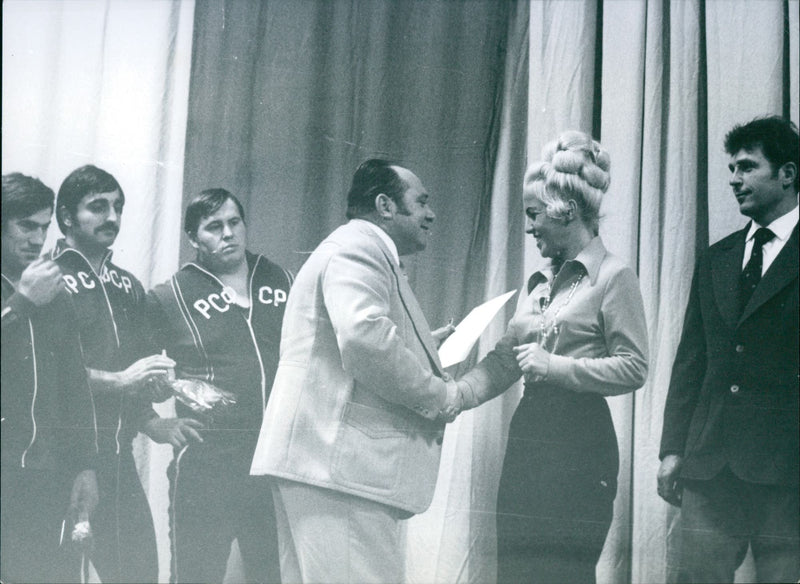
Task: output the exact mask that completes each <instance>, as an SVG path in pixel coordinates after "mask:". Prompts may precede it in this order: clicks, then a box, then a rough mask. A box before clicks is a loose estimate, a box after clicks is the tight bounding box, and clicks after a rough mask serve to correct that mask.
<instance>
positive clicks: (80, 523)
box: [67, 469, 99, 552]
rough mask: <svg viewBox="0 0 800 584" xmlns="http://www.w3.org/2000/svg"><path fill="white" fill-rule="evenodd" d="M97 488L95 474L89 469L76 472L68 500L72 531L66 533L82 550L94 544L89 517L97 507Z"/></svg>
mask: <svg viewBox="0 0 800 584" xmlns="http://www.w3.org/2000/svg"><path fill="white" fill-rule="evenodd" d="M98 493H99V490H98V488H97V475H96V474H95V472H94V471H93V470H91V469H87V470H83V471H81V472H79V473H78V476H76V477H75V480H74V481H73V482H72V493H71V495H70V502H69V517H70V518H71V523H72V533H70V534H67V537H69V538H70V540H71V541H72V543H73V545H76V546H78V549H80V550H82V551H83V552H89V551H91V549H92V547H93V545H94V539H93V538H92V530H91V527H90V521H89V520H90V518H91V515H92V513H94V510H95V509H96V508H97V502H98V500H99V495H98Z"/></svg>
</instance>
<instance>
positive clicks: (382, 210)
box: [375, 193, 394, 219]
mask: <svg viewBox="0 0 800 584" xmlns="http://www.w3.org/2000/svg"><path fill="white" fill-rule="evenodd" d="M375 211H377V213H378V216H379V217H380V218H381V219H391V218H392V217H393V216H394V201H392V199H391V198H390V197H389V196H388V195H385V194H384V193H380V194H379V195H378V196H377V197H375Z"/></svg>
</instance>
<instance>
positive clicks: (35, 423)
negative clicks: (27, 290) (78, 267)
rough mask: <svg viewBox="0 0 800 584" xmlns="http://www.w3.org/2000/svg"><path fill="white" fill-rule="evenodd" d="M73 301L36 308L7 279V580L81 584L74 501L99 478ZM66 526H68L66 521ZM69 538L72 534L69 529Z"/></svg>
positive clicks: (4, 350) (4, 362) (4, 540)
mask: <svg viewBox="0 0 800 584" xmlns="http://www.w3.org/2000/svg"><path fill="white" fill-rule="evenodd" d="M71 315H72V307H71V306H70V305H69V298H68V297H67V295H66V293H62V294H60V295H59V296H57V297H56V298H55V299H54V300H53V301H51V302H50V303H49V304H46V305H44V306H40V307H37V306H36V305H35V304H34V303H32V302H31V301H30V300H28V299H27V298H26V297H25V296H23V295H22V294H20V293H18V292H17V290H16V287H15V285H14V284H13V283H12V281H11V279H9V278H8V277H6V275H5V274H3V276H2V358H1V359H0V363H2V367H0V369H2V392H0V395H2V436H3V438H2V497H0V501H2V522H0V524H1V525H2V544H0V545H1V546H2V550H0V551H1V554H0V557H1V558H2V576H3V581H4V582H5V581H8V582H75V581H78V580H79V578H80V575H81V572H80V563H79V561H75V560H76V558H79V557H80V556H79V555H78V554H72V553H71V552H70V531H71V527H70V526H71V523H73V522H74V521H75V519H76V518H75V517H71V518H70V517H68V507H69V504H70V492H71V490H72V485H73V481H74V479H75V477H76V475H77V474H78V473H80V472H82V471H85V470H91V469H93V468H94V455H95V453H96V434H95V426H94V415H93V407H92V399H91V394H90V392H89V386H88V385H87V382H86V371H85V370H84V369H83V367H82V365H81V356H80V347H79V345H78V340H77V336H78V334H77V329H76V327H75V323H74V319H72V318H70V316H71ZM65 520H66V521H65ZM65 528H66V532H64V529H65Z"/></svg>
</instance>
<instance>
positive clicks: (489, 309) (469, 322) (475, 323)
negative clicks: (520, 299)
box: [439, 290, 517, 367]
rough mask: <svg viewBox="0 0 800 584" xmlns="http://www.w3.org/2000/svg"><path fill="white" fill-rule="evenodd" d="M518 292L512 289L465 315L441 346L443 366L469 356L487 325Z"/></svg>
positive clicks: (440, 353) (440, 357)
mask: <svg viewBox="0 0 800 584" xmlns="http://www.w3.org/2000/svg"><path fill="white" fill-rule="evenodd" d="M516 292H517V291H516V290H511V291H510V292H506V293H505V294H502V295H500V296H498V297H496V298H492V299H491V300H489V301H488V302H484V303H483V304H480V305H478V306H476V307H475V308H473V309H472V310H471V311H470V313H469V314H468V315H467V316H466V317H464V320H462V321H461V322H460V323H458V325H457V326H456V330H455V332H454V333H453V334H452V335H450V336H449V337H447V339H446V340H445V342H444V343H442V346H441V347H439V359H440V360H441V361H442V367H450V366H451V365H455V364H456V363H461V361H463V360H464V359H466V358H467V355H469V352H470V351H471V350H472V346H473V345H474V344H475V341H477V340H478V338H479V337H480V336H481V333H482V332H483V331H484V330H486V327H487V326H489V323H490V322H492V319H493V318H494V317H495V315H496V314H497V312H498V311H499V310H500V309H501V308H502V307H503V305H504V304H505V303H506V302H508V299H509V298H511V297H512V296H513V295H514V294H516Z"/></svg>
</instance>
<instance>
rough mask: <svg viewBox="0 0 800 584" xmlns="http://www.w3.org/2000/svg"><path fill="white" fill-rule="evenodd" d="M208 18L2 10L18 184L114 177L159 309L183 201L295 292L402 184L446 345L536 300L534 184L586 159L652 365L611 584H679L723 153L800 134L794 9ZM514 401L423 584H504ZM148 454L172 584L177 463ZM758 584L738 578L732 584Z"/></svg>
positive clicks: (6, 144) (453, 446) (790, 4)
mask: <svg viewBox="0 0 800 584" xmlns="http://www.w3.org/2000/svg"><path fill="white" fill-rule="evenodd" d="M197 5H198V7H200V6H202V9H201V10H200V11H198V12H197V13H196V14H194V17H195V18H194V22H192V19H193V13H194V12H195V2H194V1H192V0H182V1H179V0H174V1H171V0H148V1H147V2H125V1H114V0H108V1H99V0H86V1H80V0H54V1H52V2H49V1H44V0H37V1H35V2H29V1H22V0H11V1H8V0H7V1H6V2H4V4H3V16H4V22H3V124H2V137H3V143H2V146H3V152H2V162H3V172H4V173H6V172H11V171H22V172H26V173H29V174H33V175H36V176H39V177H40V178H42V179H43V180H44V181H45V182H46V183H47V184H49V185H51V186H52V187H53V188H54V189H57V188H58V186H59V184H60V182H61V181H62V180H63V178H64V177H65V176H66V174H67V173H68V172H69V171H71V170H72V169H74V168H76V167H77V166H80V165H81V164H85V163H88V162H93V163H95V164H97V165H99V166H101V167H103V168H106V169H107V170H109V171H110V172H112V173H113V174H114V175H115V176H116V177H117V178H118V179H119V180H120V183H121V184H122V186H123V188H124V189H125V192H126V195H127V202H126V208H125V214H124V216H123V228H122V232H121V233H120V237H119V239H118V243H117V245H116V246H115V252H116V256H115V258H116V260H117V261H118V262H119V263H120V264H121V265H123V266H125V267H127V268H129V269H131V270H132V271H133V272H134V273H136V274H137V275H138V276H139V277H140V278H141V279H142V280H143V282H144V283H145V284H146V285H149V284H151V283H156V282H158V281H161V280H163V279H164V278H166V277H167V276H168V275H169V273H171V272H172V271H173V270H174V269H175V268H176V267H177V263H178V249H179V246H180V238H181V235H180V213H181V205H182V201H181V198H182V196H183V198H184V199H185V198H186V197H188V196H191V195H193V194H194V193H195V192H196V191H197V190H198V189H201V188H206V187H211V186H225V187H227V188H230V189H231V190H233V191H234V192H236V193H237V194H238V195H240V196H241V198H242V199H243V200H244V201H245V202H246V210H247V212H248V215H249V219H250V221H249V226H250V236H251V242H250V243H251V245H252V246H253V247H254V248H256V249H258V250H259V251H264V252H266V253H267V254H268V255H270V256H271V257H273V258H274V259H276V260H278V261H280V262H283V263H285V264H286V265H287V267H290V268H297V267H298V266H299V265H300V264H301V263H302V259H303V257H304V254H305V253H306V252H308V251H309V250H310V249H311V248H313V246H314V245H315V243H316V242H317V241H319V240H320V239H321V238H322V237H323V236H324V235H325V234H326V233H327V232H328V231H329V230H330V229H332V228H333V227H335V225H337V224H338V223H339V222H341V221H342V216H343V209H344V201H343V196H344V191H345V190H346V187H347V182H348V180H349V177H350V174H351V173H352V170H353V168H354V167H355V165H356V164H357V163H358V162H360V161H361V160H363V159H364V158H366V157H368V156H372V155H385V156H392V157H397V158H400V159H401V160H403V161H404V162H406V163H407V164H408V165H409V166H410V167H411V168H412V169H414V170H416V171H417V172H418V174H419V175H420V176H421V178H422V179H423V182H425V183H426V185H427V186H428V187H429V188H430V189H431V191H432V192H433V193H434V200H433V204H434V208H435V209H436V211H437V212H438V213H439V221H438V224H437V230H436V234H435V237H434V239H433V241H432V242H431V245H430V249H429V250H427V251H426V252H425V253H424V254H422V255H420V256H419V258H418V259H417V260H416V262H415V264H414V265H413V266H412V270H411V275H412V279H413V284H414V288H415V290H416V291H417V294H418V296H419V298H420V302H421V303H422V305H423V308H424V309H425V311H426V313H427V314H428V316H429V317H430V320H431V321H432V322H433V324H438V323H439V322H443V321H444V320H446V319H447V318H449V317H450V316H454V317H456V318H459V317H461V316H463V315H464V314H466V311H467V310H468V309H469V308H470V307H471V306H472V305H473V304H475V303H477V302H479V301H480V300H482V299H485V298H490V297H493V296H495V295H497V294H499V293H501V292H505V291H507V290H510V289H515V288H516V289H521V288H523V287H524V284H525V278H526V276H527V275H528V274H530V273H531V271H532V270H533V269H534V268H535V267H536V265H537V264H538V262H539V261H540V258H539V256H538V253H537V251H536V249H535V247H534V246H533V245H532V244H531V241H530V238H529V237H528V236H526V235H525V234H524V232H523V225H524V221H523V215H522V207H521V193H520V185H521V179H522V174H523V172H524V166H525V161H526V160H533V159H536V158H537V157H538V155H539V151H540V148H541V146H542V145H543V144H544V143H546V142H547V141H549V140H550V139H552V138H554V137H556V136H557V135H558V134H559V133H560V132H562V131H564V130H566V129H573V128H577V129H581V130H584V131H588V132H592V133H594V134H595V136H596V137H598V138H599V139H600V140H601V142H602V143H603V145H604V147H606V148H607V149H608V150H609V152H610V154H611V158H612V169H611V175H612V184H611V188H610V190H609V193H608V195H607V196H606V198H605V200H604V203H603V208H602V214H603V219H602V222H601V235H602V236H603V238H604V240H605V242H606V245H607V246H608V247H609V249H610V250H611V251H612V252H614V253H616V254H617V255H619V256H620V257H622V258H623V259H624V260H625V261H627V262H628V263H629V264H630V265H632V266H634V267H635V268H636V270H637V272H638V274H639V279H640V282H641V287H642V294H643V297H644V301H645V308H646V314H647V318H648V326H649V332H650V353H651V361H650V375H649V379H648V382H647V384H646V385H645V387H644V388H642V389H641V390H639V391H637V392H636V393H635V394H633V395H629V396H622V397H617V398H612V399H610V400H609V401H610V404H611V408H612V415H613V417H614V422H615V426H616V429H617V435H618V439H619V445H620V454H621V457H620V463H621V467H620V481H619V490H618V495H617V499H616V502H615V513H614V523H613V525H612V528H611V532H610V534H609V538H608V540H607V542H606V548H605V550H604V553H603V556H602V557H601V560H600V562H599V564H598V569H597V574H598V581H599V582H601V583H627V582H634V583H639V582H641V583H651V582H665V581H667V580H668V578H669V574H670V561H669V560H670V558H669V549H670V548H669V546H668V542H669V541H671V539H670V537H671V528H672V527H673V526H674V525H675V522H676V521H677V520H678V519H679V517H678V516H677V513H676V510H675V509H674V508H671V507H669V506H668V505H666V504H665V503H663V502H662V501H661V500H660V499H659V498H658V497H657V495H656V493H655V474H656V470H657V467H658V445H659V440H660V434H661V417H662V411H663V406H664V400H665V397H666V391H667V384H668V380H669V375H670V371H671V367H672V359H673V357H674V354H675V350H676V348H677V343H678V340H679V335H680V331H681V327H682V321H683V311H684V308H685V304H686V299H687V296H688V289H689V284H690V278H691V272H692V266H693V263H694V259H695V257H696V254H697V251H698V250H699V249H702V248H703V247H705V246H706V245H707V244H708V243H711V242H714V241H716V240H718V239H720V238H721V237H722V236H723V235H725V234H726V233H728V232H730V231H732V230H733V229H735V228H737V227H739V226H741V225H742V224H743V223H744V221H743V219H742V217H741V216H740V215H739V213H738V210H737V207H736V204H735V201H734V200H733V198H732V196H731V194H730V189H729V187H728V185H727V169H726V166H727V158H726V155H725V154H724V152H723V149H722V140H723V137H724V134H725V133H726V132H727V130H729V129H730V127H731V126H732V125H733V124H735V123H738V122H744V121H748V120H749V119H751V118H752V117H754V116H756V115H760V114H765V113H778V114H784V115H789V116H791V117H792V119H793V120H794V121H795V122H798V120H799V119H800V97H799V96H800V93H799V92H798V71H800V68H799V67H798V65H799V63H798V55H799V54H800V43H799V39H798V37H799V36H800V32H799V31H800V21H799V20H800V19H799V17H798V14H800V0H680V1H678V2H669V1H668V0H600V1H598V0H530V1H529V2H528V1H518V2H502V3H497V2H479V1H477V0H473V1H472V2H465V3H454V2H447V1H437V0H430V1H429V2H409V1H408V0H394V1H389V0H382V1H380V2H374V1H372V0H370V1H367V0H364V1H362V2H358V1H355V2H347V1H345V0H333V1H330V2H311V1H310V0H309V1H305V2H283V1H280V2H246V1H244V0H232V1H227V2H223V1H222V0H219V1H213V2H198V4H197ZM192 37H193V38H192ZM190 66H191V87H192V90H191V96H190V91H189V85H190V74H189V69H190ZM187 103H188V106H187ZM187 110H188V111H189V114H188V116H189V122H188V125H187ZM184 143H185V144H186V157H185V176H184ZM184 187H185V193H182V191H183V190H184ZM51 239H52V237H51ZM512 304H513V301H512ZM512 310H513V308H511V307H509V308H508V309H507V310H506V311H505V312H504V313H503V316H501V317H498V319H496V321H495V322H494V323H493V324H492V326H491V327H490V329H489V331H487V333H486V334H485V335H484V337H483V338H482V339H481V341H480V346H479V348H478V351H477V352H478V355H483V354H485V353H486V352H487V351H488V350H490V349H491V348H492V346H493V344H494V342H495V341H496V340H497V339H498V338H499V336H500V335H501V334H502V332H503V330H504V328H505V321H506V320H507V319H508V317H509V316H510V314H511V311H512ZM475 357H476V356H473V358H472V359H471V360H470V362H474V360H475ZM519 396H520V389H519V387H515V388H513V389H511V390H509V391H508V392H506V394H505V395H504V396H502V397H500V398H498V399H496V400H493V401H492V402H489V403H487V404H485V405H483V406H481V407H480V408H478V409H477V410H474V411H472V412H468V413H466V414H465V415H463V416H461V417H460V418H459V419H458V420H457V421H456V422H455V423H454V424H452V425H451V426H450V427H449V428H448V430H447V435H446V440H445V446H444V453H443V461H442V470H441V474H440V480H439V484H438V486H437V492H436V495H435V498H434V503H433V505H432V507H431V509H430V510H429V511H428V512H426V513H425V514H423V515H420V516H418V517H415V518H413V519H412V520H411V521H409V522H408V526H407V536H406V542H407V543H406V550H405V552H406V557H407V567H408V581H409V582H413V583H419V584H428V583H433V582H440V583H447V584H449V583H452V582H472V583H476V584H477V583H481V584H483V583H487V582H488V583H491V582H493V581H494V578H495V576H494V574H495V572H494V570H495V562H496V559H495V543H494V510H495V499H496V495H497V484H498V480H499V475H500V470H501V465H502V459H503V453H504V450H505V440H506V437H505V436H506V432H507V428H508V423H509V421H510V417H511V414H512V413H513V410H514V408H515V407H516V403H517V401H518V399H519ZM137 449H138V459H139V462H140V463H142V464H140V471H141V472H142V475H143V479H144V481H145V484H146V485H147V486H148V490H149V494H150V495H151V505H152V507H153V512H154V515H155V517H156V525H157V529H158V537H159V561H160V566H161V570H160V579H161V581H166V578H167V577H168V574H169V548H168V544H167V539H166V537H167V532H166V509H167V495H166V479H165V472H164V468H165V464H166V460H168V457H169V449H168V448H166V449H161V448H154V447H153V446H152V445H150V444H149V443H147V442H145V441H139V442H137ZM232 574H233V577H234V578H236V577H238V575H239V574H240V572H238V571H236V570H234V571H233V572H232ZM751 576H752V567H751V566H750V565H749V564H746V565H744V566H743V567H742V568H741V569H740V571H739V573H738V574H737V579H738V580H742V581H743V580H746V579H748V578H749V577H751ZM229 577H230V576H229Z"/></svg>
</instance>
